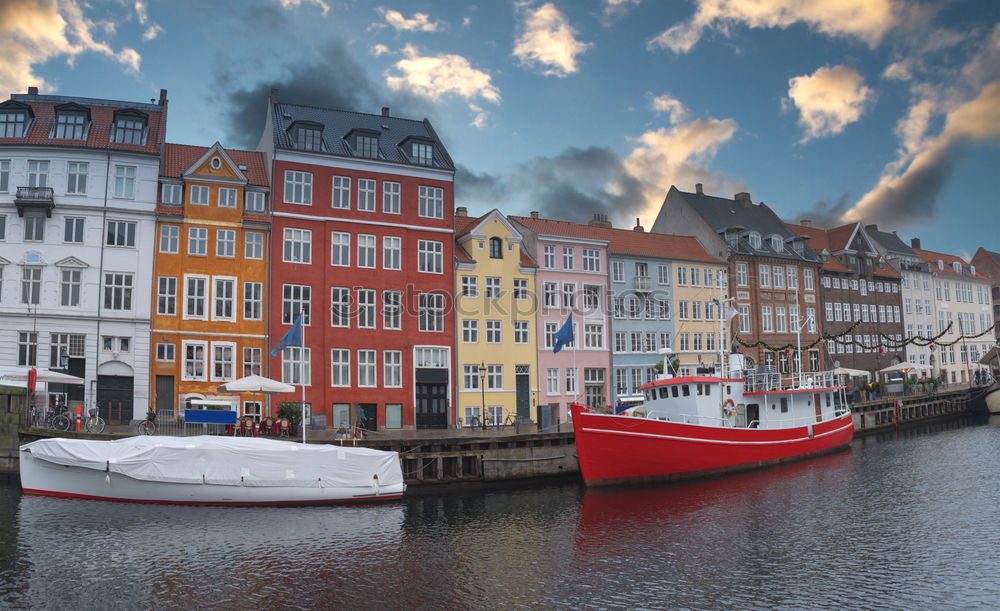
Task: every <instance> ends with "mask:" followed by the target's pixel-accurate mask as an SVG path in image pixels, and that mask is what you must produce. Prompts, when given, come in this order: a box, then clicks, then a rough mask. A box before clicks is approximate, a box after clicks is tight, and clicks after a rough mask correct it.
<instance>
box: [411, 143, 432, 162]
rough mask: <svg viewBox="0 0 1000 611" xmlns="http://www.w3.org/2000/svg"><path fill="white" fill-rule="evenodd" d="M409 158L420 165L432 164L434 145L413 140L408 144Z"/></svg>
mask: <svg viewBox="0 0 1000 611" xmlns="http://www.w3.org/2000/svg"><path fill="white" fill-rule="evenodd" d="M410 159H412V160H413V163H419V164H420V165H434V147H433V146H431V145H430V144H424V143H421V142H413V143H411V145H410Z"/></svg>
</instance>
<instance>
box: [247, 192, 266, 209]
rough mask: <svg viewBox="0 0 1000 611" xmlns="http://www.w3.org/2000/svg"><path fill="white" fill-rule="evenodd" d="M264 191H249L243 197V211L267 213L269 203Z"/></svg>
mask: <svg viewBox="0 0 1000 611" xmlns="http://www.w3.org/2000/svg"><path fill="white" fill-rule="evenodd" d="M265 199H266V196H265V195H264V192H263V191H247V192H246V194H245V195H244V196H243V210H244V211H246V212H266V211H267V202H266V201H265Z"/></svg>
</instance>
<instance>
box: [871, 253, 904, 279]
mask: <svg viewBox="0 0 1000 611" xmlns="http://www.w3.org/2000/svg"><path fill="white" fill-rule="evenodd" d="M872 273H873V274H874V275H876V276H880V277H882V278H902V277H903V276H902V275H901V274H900V273H899V272H897V271H896V270H894V269H892V266H891V265H889V264H887V263H886V262H885V261H883V260H882V257H875V269H874V271H873V272H872Z"/></svg>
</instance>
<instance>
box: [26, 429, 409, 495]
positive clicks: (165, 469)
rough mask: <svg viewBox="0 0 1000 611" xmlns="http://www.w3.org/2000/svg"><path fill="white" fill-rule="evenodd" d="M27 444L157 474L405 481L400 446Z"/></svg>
mask: <svg viewBox="0 0 1000 611" xmlns="http://www.w3.org/2000/svg"><path fill="white" fill-rule="evenodd" d="M21 451H22V452H23V451H30V452H31V455H32V456H34V457H35V458H38V459H41V460H46V461H49V462H52V463H56V464H60V465H66V466H71V467H82V468H85V469H95V470H98V471H109V472H111V473H119V474H121V475H125V476H127V477H131V478H134V479H138V480H145V481H151V482H174V483H182V484H193V483H204V484H216V485H222V486H292V487H312V488H326V487H342V486H346V487H354V486H361V487H365V488H370V487H372V486H373V485H377V486H379V487H387V486H394V485H399V484H402V483H403V473H402V469H401V467H400V463H399V454H398V453H397V452H385V451H382V450H373V449H370V448H357V447H341V446H335V445H315V444H314V445H310V444H301V443H294V442H290V441H278V440H274V439H261V438H257V437H213V436H208V435H202V436H197V437H166V436H163V437H158V436H145V435H140V436H137V437H128V438H125V439H117V440H114V441H95V440H89V439H61V438H51V439H40V440H38V441H34V442H32V443H29V444H25V445H23V446H21ZM375 476H378V479H377V481H376V479H375Z"/></svg>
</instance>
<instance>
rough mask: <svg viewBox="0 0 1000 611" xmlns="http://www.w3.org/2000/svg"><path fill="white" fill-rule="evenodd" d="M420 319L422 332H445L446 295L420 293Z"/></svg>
mask: <svg viewBox="0 0 1000 611" xmlns="http://www.w3.org/2000/svg"><path fill="white" fill-rule="evenodd" d="M418 317H419V320H420V323H419V324H420V327H419V328H420V330H421V331H444V295H441V294H437V293H420V294H419V296H418Z"/></svg>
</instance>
